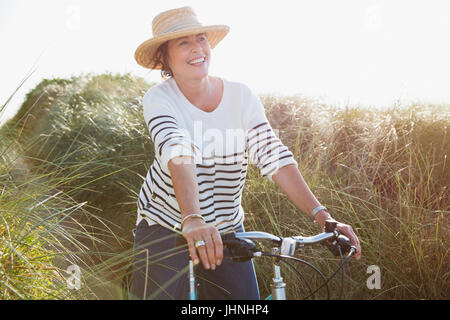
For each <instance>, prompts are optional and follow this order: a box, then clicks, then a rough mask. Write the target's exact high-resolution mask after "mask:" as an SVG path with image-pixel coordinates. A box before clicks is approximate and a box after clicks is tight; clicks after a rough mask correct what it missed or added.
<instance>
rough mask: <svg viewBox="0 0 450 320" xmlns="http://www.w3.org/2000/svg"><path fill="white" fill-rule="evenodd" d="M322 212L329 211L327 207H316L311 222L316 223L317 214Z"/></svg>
mask: <svg viewBox="0 0 450 320" xmlns="http://www.w3.org/2000/svg"><path fill="white" fill-rule="evenodd" d="M320 210H327V208H326V207H324V206H322V205H321V206H318V207H315V208H314V209H313V211H312V212H311V220H312V221H315V220H316V214H317V212H319V211H320Z"/></svg>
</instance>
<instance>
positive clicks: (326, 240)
mask: <svg viewBox="0 0 450 320" xmlns="http://www.w3.org/2000/svg"><path fill="white" fill-rule="evenodd" d="M336 225H337V222H336V221H333V220H327V221H326V222H325V230H324V232H322V233H319V234H317V235H314V236H310V237H303V236H293V237H284V238H283V237H278V236H276V235H273V234H270V233H267V232H261V231H250V232H230V233H225V234H223V235H222V243H223V244H224V246H227V247H228V248H229V252H230V257H228V258H231V259H233V260H234V261H238V262H244V261H248V260H250V259H253V258H259V257H272V258H273V260H272V264H273V268H272V269H273V273H274V274H273V275H274V276H273V277H272V284H271V287H272V294H271V295H269V296H268V297H266V298H265V300H286V286H287V285H286V283H285V282H284V280H283V278H282V277H281V268H280V262H282V263H285V264H286V265H287V266H289V267H290V268H292V269H293V270H294V271H295V272H296V273H297V275H299V276H300V277H301V278H302V280H303V281H304V282H305V284H306V286H307V287H308V289H309V295H308V296H306V297H305V298H304V299H308V298H310V297H312V298H314V294H315V293H316V292H318V291H319V290H320V289H322V288H323V287H325V288H326V290H327V298H328V299H329V297H330V295H329V288H328V282H329V281H330V280H331V279H333V277H334V276H335V275H336V274H337V272H338V271H339V270H342V278H341V293H340V296H342V289H343V282H344V265H345V264H346V263H347V261H348V260H349V259H350V258H351V256H352V255H353V254H354V253H355V252H356V248H355V247H354V246H352V245H351V243H350V240H349V239H348V238H347V237H346V236H344V235H342V234H340V233H339V231H338V230H337V229H336ZM254 241H266V242H269V243H271V244H274V245H275V246H274V247H273V248H272V252H271V253H269V252H264V251H261V250H259V248H258V246H257V245H256V243H255V242H254ZM318 243H320V244H324V245H326V246H327V247H328V249H329V250H330V251H331V252H332V253H333V255H335V256H338V257H340V258H341V264H340V265H339V267H338V268H337V269H336V270H335V271H334V272H333V274H332V275H331V276H330V277H328V279H326V278H325V276H324V275H323V274H322V272H321V271H320V270H318V269H317V268H316V267H314V266H313V265H312V264H310V263H308V262H306V261H304V260H302V259H299V258H296V257H294V254H295V253H296V251H298V250H299V249H303V248H304V247H305V246H310V245H314V244H318ZM183 245H184V246H186V245H187V244H186V240H185V239H184V238H183V237H181V236H179V237H177V238H176V246H183ZM343 255H346V256H345V258H344V257H343ZM287 260H293V261H296V262H299V263H302V264H304V265H306V266H308V267H310V268H311V269H312V270H314V271H315V272H317V274H318V275H319V276H320V277H321V278H322V279H323V280H324V282H323V283H322V285H321V286H319V287H318V288H317V289H315V290H314V291H313V290H312V288H311V286H310V285H309V284H308V282H307V281H306V279H305V278H304V277H303V275H302V274H301V273H300V272H299V271H298V270H297V269H296V268H295V266H293V265H292V264H291V263H289V262H288V261H287ZM194 268H195V267H194V263H193V261H192V260H189V266H188V281H189V297H188V298H189V300H197V292H196V291H197V290H196V289H197V286H196V278H195V270H194ZM130 272H131V265H130V267H129V268H128V271H127V275H126V276H125V277H124V279H123V292H124V296H123V298H124V299H128V297H129V296H128V292H129V289H130V279H129V276H130Z"/></svg>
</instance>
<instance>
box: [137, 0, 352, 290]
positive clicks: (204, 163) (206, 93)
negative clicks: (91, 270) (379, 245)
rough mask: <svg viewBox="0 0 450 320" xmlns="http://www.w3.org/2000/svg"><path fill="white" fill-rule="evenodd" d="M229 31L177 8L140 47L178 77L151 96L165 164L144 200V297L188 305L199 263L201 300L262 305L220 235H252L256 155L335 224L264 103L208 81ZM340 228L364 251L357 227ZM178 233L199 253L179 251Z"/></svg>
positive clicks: (159, 157)
mask: <svg viewBox="0 0 450 320" xmlns="http://www.w3.org/2000/svg"><path fill="white" fill-rule="evenodd" d="M228 30H229V28H228V27H227V26H202V25H201V24H200V23H199V22H198V20H197V18H196V16H195V13H194V12H193V11H192V9H191V8H189V7H184V8H179V9H173V10H169V11H166V12H163V13H161V14H159V15H158V16H156V17H155V19H154V20H153V34H154V37H153V38H152V39H150V40H147V41H145V42H144V43H142V44H141V45H140V46H139V47H138V49H137V50H136V53H135V57H136V61H137V62H138V63H139V64H140V65H142V66H144V67H146V68H154V69H161V70H163V73H166V74H167V75H169V76H170V77H169V79H166V80H165V81H163V82H162V83H160V84H159V85H157V86H154V87H152V88H150V89H149V90H148V91H147V92H146V93H145V95H144V97H143V112H144V119H145V121H146V124H147V126H148V130H149V133H150V136H151V139H152V141H153V144H154V148H155V158H154V161H153V164H152V165H151V167H150V169H149V170H148V173H147V176H146V178H145V181H144V183H143V185H142V187H141V190H140V192H139V196H138V200H137V207H138V218H137V221H136V225H137V227H136V234H135V243H134V245H135V249H136V252H137V254H136V258H135V260H134V271H133V280H132V290H131V291H132V295H134V296H135V297H138V298H144V299H145V298H157V299H173V298H175V299H186V298H187V297H188V282H187V281H186V280H185V277H180V275H179V273H181V272H182V271H183V270H185V268H186V266H187V264H188V258H189V256H190V257H191V259H192V260H193V261H194V263H195V264H196V265H198V264H199V263H200V262H202V265H203V268H200V266H199V267H198V268H197V269H196V273H197V275H196V276H197V278H198V279H200V288H199V290H198V297H199V298H200V299H259V290H258V285H257V281H256V275H255V270H254V267H253V262H252V261H247V262H234V261H231V260H223V256H224V252H226V250H227V249H226V248H225V249H224V248H223V245H222V240H221V236H220V233H224V232H227V231H242V230H244V226H243V222H244V209H243V208H242V205H241V199H242V192H243V187H244V183H245V180H246V173H247V166H248V160H249V158H250V160H251V161H252V162H253V163H255V164H256V165H257V167H258V168H259V170H260V172H261V174H262V175H263V176H264V177H267V178H268V179H269V180H271V181H273V182H275V183H277V184H278V186H280V188H281V189H282V190H283V191H284V192H285V193H286V194H287V195H288V196H289V198H290V199H291V200H292V201H293V202H294V204H295V205H296V206H297V207H298V208H299V209H300V210H302V211H305V212H308V213H311V215H312V216H313V217H314V218H315V220H316V221H317V222H318V223H319V224H320V225H321V226H322V227H323V226H324V224H325V220H326V219H329V218H331V216H330V214H329V213H328V212H327V211H326V208H325V207H323V206H321V205H320V203H319V201H318V200H317V199H316V198H315V197H314V195H313V194H312V193H311V191H310V190H309V188H308V186H307V185H306V183H305V181H304V180H303V178H302V176H301V174H300V172H299V171H298V169H297V162H296V161H295V159H294V157H293V154H292V152H291V151H290V150H289V149H288V148H287V147H286V146H285V145H283V143H282V142H281V141H280V139H279V138H278V137H277V136H276V135H275V133H274V131H273V129H272V127H271V126H270V124H269V122H268V120H267V118H266V116H265V110H264V107H263V106H262V104H261V102H260V100H259V98H258V97H257V96H256V95H254V94H253V93H252V92H251V90H250V89H249V88H248V87H247V86H246V85H244V84H242V83H239V82H232V81H228V80H226V79H224V78H221V77H212V76H210V75H209V74H208V70H209V66H210V62H211V49H212V48H214V46H215V45H217V44H218V42H219V41H220V40H221V39H222V38H223V37H224V36H225V35H226V34H227V32H228ZM236 137H237V138H238V143H237V144H235V138H236ZM211 138H213V141H212V142H211ZM205 142H209V145H208V147H206V148H203V144H204V143H205ZM272 177H273V180H272ZM338 228H341V229H342V230H340V231H341V232H342V233H343V234H345V235H347V236H348V237H349V238H350V239H351V240H352V242H353V245H355V246H356V247H357V248H358V251H359V252H358V254H360V247H359V241H358V238H357V237H356V236H355V235H354V233H353V231H352V230H351V228H350V226H348V225H344V224H339V225H338ZM176 233H178V234H181V235H182V236H183V237H184V238H185V239H186V242H187V244H188V249H189V252H181V253H178V254H173V250H174V249H175V248H174V246H175V243H174V240H173V238H171V236H174V235H175V234H176ZM164 252H172V254H168V255H165V254H164ZM358 254H357V255H358ZM156 262H157V263H156ZM222 262H223V263H222Z"/></svg>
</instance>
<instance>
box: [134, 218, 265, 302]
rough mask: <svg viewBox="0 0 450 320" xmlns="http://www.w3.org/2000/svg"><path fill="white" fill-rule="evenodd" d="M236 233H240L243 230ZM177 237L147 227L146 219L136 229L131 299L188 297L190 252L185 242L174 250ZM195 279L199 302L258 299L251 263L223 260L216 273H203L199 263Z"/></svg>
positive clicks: (170, 233) (241, 228)
mask: <svg viewBox="0 0 450 320" xmlns="http://www.w3.org/2000/svg"><path fill="white" fill-rule="evenodd" d="M235 231H243V227H242V226H240V227H238V228H237V229H236V230H235ZM176 237H181V236H180V235H178V234H177V233H175V232H172V231H170V230H169V229H167V228H164V227H162V226H160V225H158V224H156V225H151V226H149V225H148V224H147V222H146V221H145V220H142V221H141V222H140V223H139V225H138V226H137V227H136V233H135V239H134V250H135V254H134V259H133V274H132V284H131V292H130V296H131V299H161V300H170V299H176V300H184V299H188V298H189V279H188V275H189V269H188V263H189V250H188V249H187V245H186V244H185V243H184V244H183V245H182V246H178V247H177V246H176V245H175V238H176ZM227 254H228V249H227V248H225V249H224V255H225V256H226V255H227ZM195 277H196V282H197V283H198V287H197V299H199V300H205V299H209V300H228V299H231V300H259V290H258V283H257V280H256V275H255V270H254V266H253V262H252V261H251V260H250V261H247V262H233V261H232V260H230V259H223V261H222V264H221V265H220V266H218V267H216V270H206V269H204V268H203V265H202V263H200V264H198V265H197V266H196V267H195Z"/></svg>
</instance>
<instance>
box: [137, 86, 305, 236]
mask: <svg viewBox="0 0 450 320" xmlns="http://www.w3.org/2000/svg"><path fill="white" fill-rule="evenodd" d="M222 81H223V88H224V89H223V96H222V99H221V101H220V103H219V105H218V106H217V108H216V109H214V110H213V111H212V112H205V111H203V110H200V109H199V108H197V107H196V106H194V105H193V104H191V103H190V102H189V100H188V99H187V98H186V97H185V96H184V94H183V93H182V92H181V90H180V89H179V88H178V86H177V84H176V82H175V80H174V79H173V78H170V79H168V80H165V81H163V82H162V83H160V84H159V85H156V86H154V87H152V88H150V89H149V90H148V91H147V92H146V93H145V95H144V97H143V112H144V119H145V122H146V124H147V127H148V130H149V133H150V137H151V140H152V141H153V145H154V151H155V157H154V160H153V163H152V165H151V166H150V168H149V170H148V172H147V175H146V177H145V180H144V182H143V184H142V187H141V189H140V192H139V196H138V200H137V208H138V217H137V222H136V224H139V222H140V221H141V220H142V219H145V220H146V221H147V222H148V223H149V225H152V224H155V223H158V224H160V225H162V226H164V227H166V228H169V229H171V230H173V231H175V232H178V233H179V232H181V229H180V224H181V213H180V207H179V205H178V202H177V200H176V197H175V192H174V189H173V184H172V178H171V175H170V171H169V169H168V162H169V160H171V159H173V158H175V157H179V156H191V157H192V158H193V159H194V161H195V164H196V173H197V181H198V190H199V202H200V214H201V215H202V216H203V217H204V218H205V220H206V222H207V223H212V224H214V225H216V227H217V229H218V230H219V232H226V231H228V230H231V229H234V228H235V227H237V226H238V225H240V224H242V223H243V221H244V210H243V208H242V206H241V198H242V190H243V187H244V183H245V178H246V173H247V166H248V163H249V161H250V163H254V164H256V166H257V167H258V168H259V170H260V172H261V174H262V175H263V176H264V177H267V178H268V179H269V180H271V181H272V175H273V174H274V173H275V172H276V171H277V170H278V169H279V168H281V167H283V166H285V165H288V164H295V165H297V162H296V161H295V159H294V157H293V155H292V153H291V152H290V151H289V150H288V148H287V147H286V146H284V145H283V143H282V142H281V141H280V139H279V138H278V137H277V136H276V135H275V133H274V130H273V129H272V128H271V126H270V124H269V122H268V121H267V118H266V116H265V110H264V107H263V105H262V104H261V102H260V100H259V98H258V97H257V96H256V95H254V94H253V93H252V92H251V90H250V89H249V88H248V87H247V86H245V85H244V84H241V83H238V82H231V81H228V80H226V79H223V78H222Z"/></svg>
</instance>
